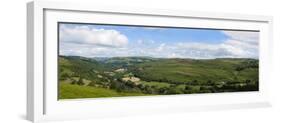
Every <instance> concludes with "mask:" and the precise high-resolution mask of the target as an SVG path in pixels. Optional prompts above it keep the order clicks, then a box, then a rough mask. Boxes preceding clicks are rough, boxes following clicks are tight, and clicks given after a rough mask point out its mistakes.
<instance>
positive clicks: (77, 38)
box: [60, 25, 128, 47]
mask: <svg viewBox="0 0 281 123" xmlns="http://www.w3.org/2000/svg"><path fill="white" fill-rule="evenodd" d="M60 41H61V42H62V43H77V44H88V45H93V46H96V45H98V46H107V47H124V46H126V45H127V44H128V38H127V37H126V36H125V35H123V34H121V33H120V32H118V31H116V30H105V29H95V28H89V27H88V26H75V27H69V26H64V25H61V28H60Z"/></svg>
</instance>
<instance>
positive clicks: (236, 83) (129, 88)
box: [58, 56, 259, 99]
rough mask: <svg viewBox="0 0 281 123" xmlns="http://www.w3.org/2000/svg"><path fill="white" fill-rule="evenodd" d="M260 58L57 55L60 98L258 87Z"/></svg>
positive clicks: (228, 90)
mask: <svg viewBox="0 0 281 123" xmlns="http://www.w3.org/2000/svg"><path fill="white" fill-rule="evenodd" d="M258 62H259V61H258V60H256V59H246V58H222V59H179V58H173V59H168V58H166V59H164V58H152V57H113V58H86V57H80V56H60V57H59V66H58V67H59V73H58V74H59V85H60V86H59V99H74V98H97V97H120V96H138V95H170V94H192V93H218V92H238V91H258V81H259V75H258Z"/></svg>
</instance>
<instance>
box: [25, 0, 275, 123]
mask: <svg viewBox="0 0 281 123" xmlns="http://www.w3.org/2000/svg"><path fill="white" fill-rule="evenodd" d="M27 14H28V17H27V27H28V30H27V53H28V56H27V57H28V58H27V60H28V61H27V67H28V71H27V78H28V81H27V95H28V96H27V116H28V119H29V120H31V121H42V120H60V119H81V118H90V117H93V118H98V117H115V116H124V115H141V114H153V113H168V112H169V113H170V112H187V111H198V110H217V109H233V108H255V107H268V106H270V103H269V102H268V100H267V95H268V86H269V85H270V82H271V79H270V78H271V77H270V75H271V74H270V69H271V61H272V60H271V58H272V57H271V51H272V39H271V38H272V18H271V17H269V16H260V15H259V16H257V15H241V14H228V13H208V12H192V11H179V10H153V9H143V8H124V7H112V6H111V7H109V6H107V7H105V6H95V5H94V4H91V2H90V1H88V2H79V3H60V2H43V1H40V2H38V1H34V2H30V3H28V4H27Z"/></svg>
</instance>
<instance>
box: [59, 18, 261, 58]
mask: <svg viewBox="0 0 281 123" xmlns="http://www.w3.org/2000/svg"><path fill="white" fill-rule="evenodd" d="M258 45H259V32H257V31H241V30H240V31H237V30H235V31H234V30H213V29H192V28H175V27H145V26H125V25H100V24H70V23H60V24H59V55H67V56H84V57H128V56H142V57H143V56H144V57H146V56H147V57H156V58H194V59H213V58H255V59H258V51H259V49H258Z"/></svg>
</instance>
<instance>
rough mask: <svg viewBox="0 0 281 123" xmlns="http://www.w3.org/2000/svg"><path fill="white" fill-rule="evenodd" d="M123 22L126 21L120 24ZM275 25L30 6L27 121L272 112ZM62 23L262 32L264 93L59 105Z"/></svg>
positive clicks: (244, 18)
mask: <svg viewBox="0 0 281 123" xmlns="http://www.w3.org/2000/svg"><path fill="white" fill-rule="evenodd" d="M70 15H71V16H70ZM119 17H122V18H124V19H118V18H119ZM142 19H143V20H142ZM272 20H273V19H272V17H270V16H260V15H242V14H229V13H210V12H193V11H179V10H154V9H143V8H128V7H112V6H107V7H106V6H98V5H94V4H91V2H90V1H86V2H82V1H79V2H78V3H75V2H72V3H71V2H69V3H64V2H48V1H34V2H30V3H28V4H27V54H28V55H27V119H28V120H30V121H34V122H36V121H46V120H65V119H81V118H91V117H114V116H122V115H139V114H153V113H165V112H186V111H198V110H203V111H205V110H218V109H235V108H254V107H268V106H270V102H268V99H267V98H268V86H270V82H271V77H270V76H271V71H270V70H271V68H272V66H271V64H272V56H271V51H272V50H273V49H272ZM60 21H64V22H84V23H96V22H99V23H111V24H131V25H134V24H140V25H153V26H183V27H199V28H221V29H244V30H259V31H260V42H259V43H260V45H259V46H260V47H259V48H260V55H259V59H260V71H259V74H260V90H259V91H258V92H242V93H240V92H234V93H219V94H191V95H174V96H148V97H124V98H123V97H122V98H106V99H105V98H102V99H79V100H69V101H68V100H66V101H58V100H57V91H52V90H56V88H57V85H56V83H57V82H56V78H55V77H54V75H55V74H53V73H57V68H56V67H55V66H56V62H57V57H56V56H54V54H56V53H57V50H58V49H57V42H56V38H57V34H56V33H53V32H56V30H57V26H56V24H57V22H60ZM187 22H189V23H187ZM81 104H83V105H81ZM148 104H149V105H148ZM136 105H137V106H138V107H136ZM120 109H122V110H120ZM73 111H75V112H73Z"/></svg>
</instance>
